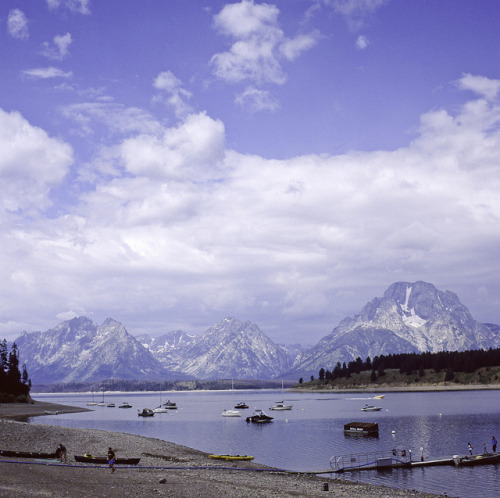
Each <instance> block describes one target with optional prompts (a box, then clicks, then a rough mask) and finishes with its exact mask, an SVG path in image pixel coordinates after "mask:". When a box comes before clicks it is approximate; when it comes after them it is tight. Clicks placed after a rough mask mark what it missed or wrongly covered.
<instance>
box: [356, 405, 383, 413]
mask: <svg viewBox="0 0 500 498" xmlns="http://www.w3.org/2000/svg"><path fill="white" fill-rule="evenodd" d="M380 410H382V407H381V406H373V405H365V406H364V407H363V408H361V411H362V412H379V411H380Z"/></svg>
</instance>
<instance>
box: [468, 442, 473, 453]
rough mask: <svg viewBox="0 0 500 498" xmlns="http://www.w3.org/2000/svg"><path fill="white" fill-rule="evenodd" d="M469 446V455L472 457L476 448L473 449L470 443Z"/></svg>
mask: <svg viewBox="0 0 500 498" xmlns="http://www.w3.org/2000/svg"><path fill="white" fill-rule="evenodd" d="M467 444H468V445H469V453H470V454H471V455H472V450H473V449H474V448H473V447H472V444H470V443H467Z"/></svg>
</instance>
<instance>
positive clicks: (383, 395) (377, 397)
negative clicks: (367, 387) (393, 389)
mask: <svg viewBox="0 0 500 498" xmlns="http://www.w3.org/2000/svg"><path fill="white" fill-rule="evenodd" d="M384 398H385V394H379V395H378V396H373V399H384Z"/></svg>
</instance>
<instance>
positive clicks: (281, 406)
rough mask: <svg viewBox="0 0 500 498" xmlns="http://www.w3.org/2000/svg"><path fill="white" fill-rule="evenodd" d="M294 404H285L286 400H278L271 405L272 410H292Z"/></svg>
mask: <svg viewBox="0 0 500 498" xmlns="http://www.w3.org/2000/svg"><path fill="white" fill-rule="evenodd" d="M281 394H283V380H282V381H281ZM292 408H293V405H287V404H285V401H284V400H282V401H276V403H275V404H274V405H273V406H271V407H269V409H270V410H291V409H292Z"/></svg>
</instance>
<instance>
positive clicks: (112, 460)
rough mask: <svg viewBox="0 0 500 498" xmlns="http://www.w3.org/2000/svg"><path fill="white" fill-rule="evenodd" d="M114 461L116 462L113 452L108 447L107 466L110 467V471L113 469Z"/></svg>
mask: <svg viewBox="0 0 500 498" xmlns="http://www.w3.org/2000/svg"><path fill="white" fill-rule="evenodd" d="M115 462H116V455H115V452H114V451H113V450H112V449H111V448H109V449H108V464H109V468H110V469H111V472H112V473H113V472H114V471H115Z"/></svg>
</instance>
